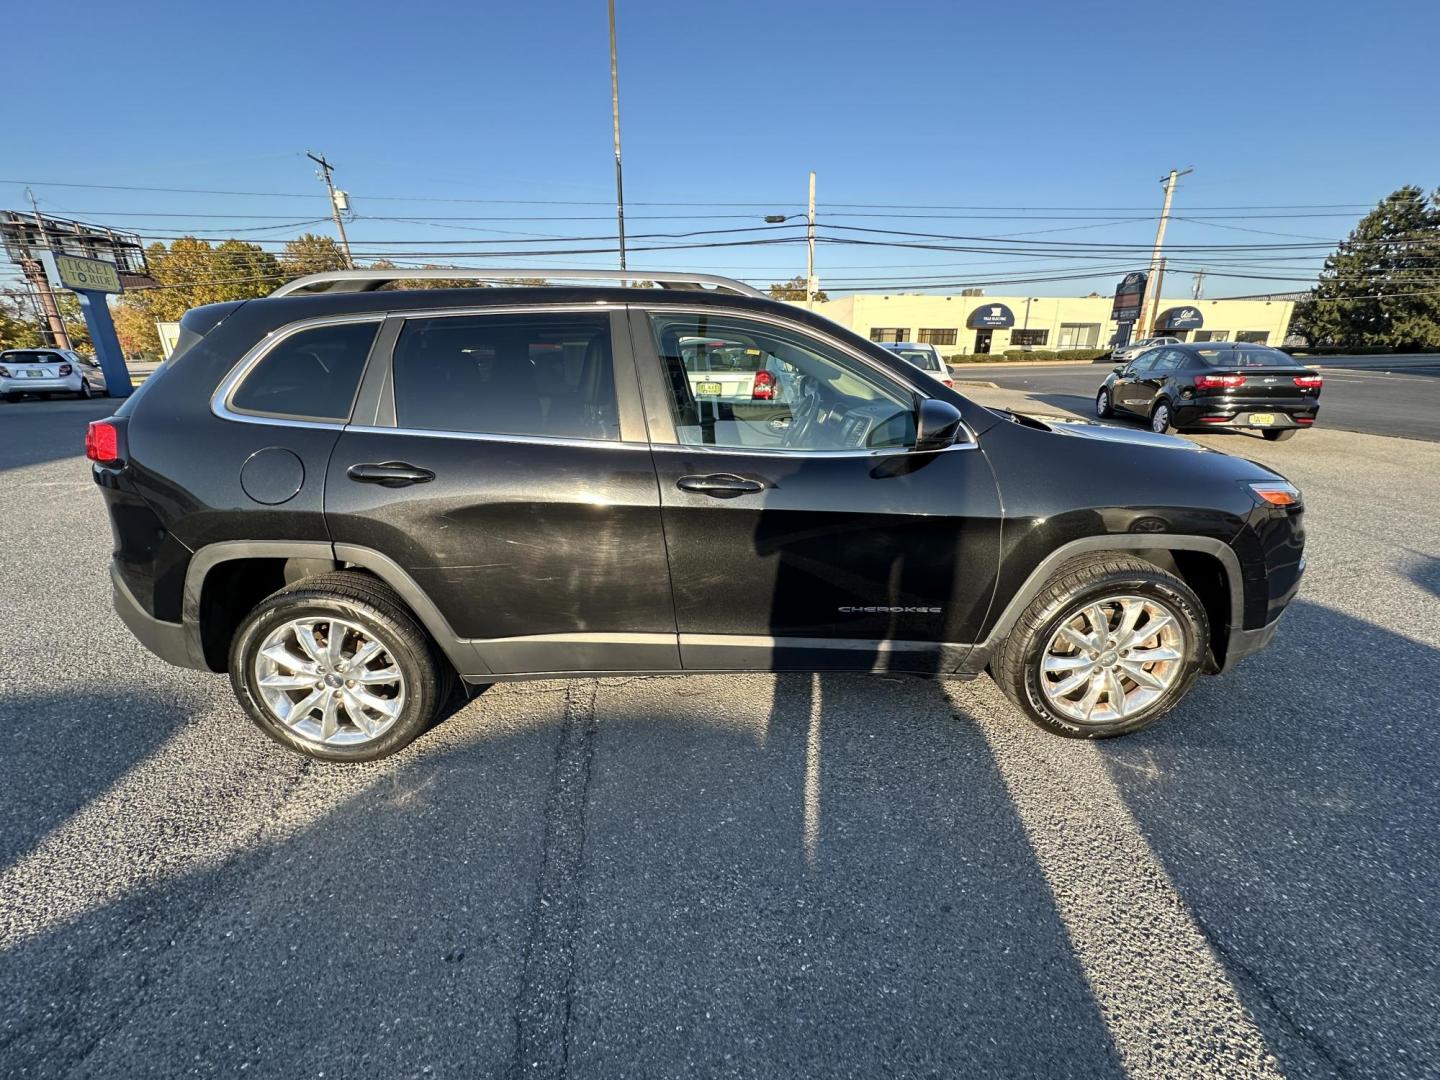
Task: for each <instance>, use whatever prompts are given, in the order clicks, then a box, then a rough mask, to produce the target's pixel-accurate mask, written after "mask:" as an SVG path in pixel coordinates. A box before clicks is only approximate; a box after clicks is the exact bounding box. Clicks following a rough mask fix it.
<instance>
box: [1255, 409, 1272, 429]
mask: <svg viewBox="0 0 1440 1080" xmlns="http://www.w3.org/2000/svg"><path fill="white" fill-rule="evenodd" d="M1250 423H1252V424H1254V425H1255V426H1256V427H1269V426H1270V425H1271V424H1273V423H1275V414H1274V413H1268V412H1252V413H1251V414H1250Z"/></svg>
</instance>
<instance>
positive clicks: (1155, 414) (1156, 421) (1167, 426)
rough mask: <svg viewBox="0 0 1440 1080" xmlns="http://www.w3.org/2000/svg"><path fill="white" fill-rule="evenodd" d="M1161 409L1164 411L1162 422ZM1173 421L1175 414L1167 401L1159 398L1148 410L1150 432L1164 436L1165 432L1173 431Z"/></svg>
mask: <svg viewBox="0 0 1440 1080" xmlns="http://www.w3.org/2000/svg"><path fill="white" fill-rule="evenodd" d="M1162 409H1163V410H1164V416H1163V422H1162V417H1161V410H1162ZM1174 421H1175V413H1174V411H1173V410H1172V409H1171V406H1170V401H1169V399H1168V398H1161V399H1160V400H1159V401H1157V402H1155V405H1154V407H1153V408H1152V409H1151V410H1150V430H1151V431H1153V432H1155V433H1157V434H1160V435H1164V434H1166V433H1167V432H1171V431H1174V430H1175V423H1174ZM1157 425H1159V426H1157Z"/></svg>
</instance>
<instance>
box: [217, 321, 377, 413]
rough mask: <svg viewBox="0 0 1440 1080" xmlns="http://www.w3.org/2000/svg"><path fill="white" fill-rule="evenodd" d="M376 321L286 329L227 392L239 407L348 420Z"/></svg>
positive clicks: (248, 409)
mask: <svg viewBox="0 0 1440 1080" xmlns="http://www.w3.org/2000/svg"><path fill="white" fill-rule="evenodd" d="M379 326H380V323H379V322H378V321H376V322H357V323H341V324H339V325H336V326H317V327H315V328H314V329H313V330H301V331H300V332H299V333H296V334H291V335H290V336H289V337H287V338H285V339H284V340H283V341H281V342H280V344H278V345H276V346H275V348H273V349H271V350H270V351H269V352H268V353H266V354H265V356H264V357H263V358H262V359H261V360H260V362H259V363H258V364H256V365H255V367H253V368H252V369H251V370H250V373H249V374H248V375H246V376H245V378H244V380H243V381H242V382H241V383H240V385H239V386H238V387H237V388H236V389H235V392H234V393H233V394H231V395H230V407H231V408H232V409H238V410H240V411H242V412H253V413H263V414H265V415H267V416H282V417H295V418H297V419H304V420H348V419H349V418H350V407H351V406H352V405H353V404H354V403H355V391H356V390H357V389H358V388H359V386H360V375H361V373H362V372H363V371H364V370H365V358H366V356H368V355H369V353H370V343H371V342H372V341H374V340H375V331H376V330H377V329H378V328H379Z"/></svg>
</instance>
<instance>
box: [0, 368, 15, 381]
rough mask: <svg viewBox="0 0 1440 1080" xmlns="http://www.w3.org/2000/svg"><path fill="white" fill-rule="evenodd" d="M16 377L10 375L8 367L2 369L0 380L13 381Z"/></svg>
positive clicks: (0, 369)
mask: <svg viewBox="0 0 1440 1080" xmlns="http://www.w3.org/2000/svg"><path fill="white" fill-rule="evenodd" d="M14 377H15V376H13V375H11V374H10V369H9V368H8V367H0V379H13V378H14Z"/></svg>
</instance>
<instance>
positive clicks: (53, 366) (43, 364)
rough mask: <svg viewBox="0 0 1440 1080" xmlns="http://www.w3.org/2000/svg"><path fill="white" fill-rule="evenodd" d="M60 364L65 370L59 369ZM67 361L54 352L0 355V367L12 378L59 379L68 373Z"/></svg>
mask: <svg viewBox="0 0 1440 1080" xmlns="http://www.w3.org/2000/svg"><path fill="white" fill-rule="evenodd" d="M62 366H63V367H64V368H66V369H67V370H65V371H63V372H62V370H61V368H62ZM69 366H70V365H69V361H66V360H63V359H61V358H60V357H58V356H56V355H55V354H54V353H28V352H11V353H5V354H4V355H3V356H0V367H3V368H4V369H5V370H6V371H8V372H10V377H11V378H14V379H60V378H63V377H64V376H65V375H68V374H70V371H69V370H68V368H69Z"/></svg>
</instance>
